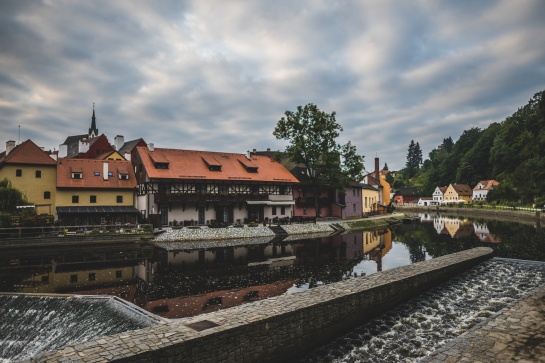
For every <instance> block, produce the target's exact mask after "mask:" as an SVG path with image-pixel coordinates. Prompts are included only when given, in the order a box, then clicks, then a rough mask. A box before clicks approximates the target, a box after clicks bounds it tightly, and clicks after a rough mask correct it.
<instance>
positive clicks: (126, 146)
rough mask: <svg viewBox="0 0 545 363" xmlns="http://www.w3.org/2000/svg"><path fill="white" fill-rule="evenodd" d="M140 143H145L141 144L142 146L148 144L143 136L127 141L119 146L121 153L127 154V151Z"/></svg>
mask: <svg viewBox="0 0 545 363" xmlns="http://www.w3.org/2000/svg"><path fill="white" fill-rule="evenodd" d="M139 143H143V145H141V146H144V145H145V144H146V142H145V141H144V139H142V138H139V139H136V140H131V141H127V142H126V143H124V144H123V146H121V147H120V148H119V154H121V155H125V152H127V151H128V152H131V151H132V149H134V148H135V147H136V146H137V144H139Z"/></svg>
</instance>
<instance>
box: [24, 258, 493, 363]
mask: <svg viewBox="0 0 545 363" xmlns="http://www.w3.org/2000/svg"><path fill="white" fill-rule="evenodd" d="M490 257H492V249H491V248H485V247H481V248H474V249H471V250H466V251H462V252H458V253H454V254H451V255H447V256H443V257H438V258H435V259H432V260H428V261H423V262H419V263H415V264H412V265H408V266H403V267H399V268H395V269H391V270H387V271H384V272H380V273H377V274H373V275H370V276H364V277H359V278H354V279H350V280H347V281H342V282H338V283H333V284H329V285H324V286H320V287H317V288H314V289H311V290H308V291H306V292H302V293H298V294H292V295H287V296H278V297H274V298H270V299H267V300H261V301H257V302H254V303H250V304H245V305H241V306H238V307H235V308H230V309H225V310H220V311H217V312H214V313H209V314H204V315H199V316H196V317H192V318H186V319H180V320H175V321H172V322H170V323H167V324H163V325H158V326H154V327H149V328H144V329H140V330H135V331H131V332H125V333H121V334H117V335H112V336H109V337H105V338H101V339H95V340H92V341H88V342H84V343H80V344H78V345H74V346H67V347H65V348H63V349H62V350H59V351H57V352H53V353H49V354H47V355H43V356H41V357H35V358H34V359H33V361H38V362H58V361H78V360H79V361H85V362H87V361H89V362H91V361H92V362H108V361H116V362H150V361H154V362H162V361H165V362H219V361H221V362H224V361H225V362H256V361H259V362H268V361H278V360H280V359H285V360H289V359H290V358H292V359H293V357H297V356H300V355H302V354H304V353H305V352H307V351H308V350H309V349H312V348H315V347H316V346H318V345H320V344H323V343H324V342H327V341H330V340H331V339H333V338H334V337H336V336H338V335H340V334H342V333H344V332H346V331H348V330H350V329H352V328H354V327H355V326H357V325H360V324H362V323H364V322H365V321H367V320H369V319H370V318H372V317H374V316H376V315H377V314H380V313H382V312H385V311H387V310H389V309H391V308H392V307H394V306H397V305H399V304H400V303H402V302H404V301H406V300H408V299H410V298H412V297H414V296H416V295H417V294H419V293H421V292H423V291H425V290H428V289H429V288H431V287H433V286H434V285H436V284H438V283H441V282H443V281H445V280H447V279H449V278H451V277H453V276H455V275H457V274H459V273H460V272H462V271H465V270H467V269H469V268H471V267H473V266H475V265H476V264H478V263H480V262H482V261H484V260H486V259H488V258H490Z"/></svg>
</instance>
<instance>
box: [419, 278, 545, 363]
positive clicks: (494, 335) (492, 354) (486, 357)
mask: <svg viewBox="0 0 545 363" xmlns="http://www.w3.org/2000/svg"><path fill="white" fill-rule="evenodd" d="M420 362H421V363H424V362H425V363H431V362H433V363H435V362H446V363H451V362H452V363H454V362H483V363H484V362H495V363H496V362H545V286H542V287H540V288H538V289H537V290H534V291H533V292H531V293H529V294H528V295H526V296H525V297H523V298H522V299H520V300H518V301H517V302H515V303H514V304H513V305H511V306H509V307H507V308H504V309H502V310H501V311H500V312H498V313H497V314H496V315H494V316H493V317H492V318H491V319H490V320H487V321H485V322H483V323H481V324H478V325H477V326H475V327H473V328H472V329H471V330H470V331H468V332H466V333H464V334H462V335H461V336H460V337H458V338H456V339H454V340H452V341H451V342H449V343H448V344H446V345H445V346H443V347H442V348H441V349H438V350H437V351H435V352H434V353H432V354H431V355H430V356H428V357H426V358H423V359H422V360H420Z"/></svg>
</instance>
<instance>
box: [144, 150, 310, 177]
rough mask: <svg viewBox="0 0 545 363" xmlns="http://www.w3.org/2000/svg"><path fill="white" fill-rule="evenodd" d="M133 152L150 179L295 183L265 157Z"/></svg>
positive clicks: (278, 166) (176, 152)
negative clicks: (158, 166)
mask: <svg viewBox="0 0 545 363" xmlns="http://www.w3.org/2000/svg"><path fill="white" fill-rule="evenodd" d="M136 152H137V154H138V155H139V157H140V160H141V161H142V164H143V165H144V168H145V169H146V172H147V174H148V176H149V177H150V178H151V179H190V180H229V181H237V180H238V181H240V180H243V181H266V182H279V183H298V182H299V181H298V180H297V179H296V178H295V177H294V176H293V175H292V174H291V173H290V172H289V171H288V170H287V169H286V168H285V167H284V166H283V165H282V164H280V163H279V162H277V161H274V160H272V159H271V158H269V157H267V156H261V155H252V156H251V157H250V159H248V158H247V157H246V155H244V154H235V153H224V152H212V151H196V150H180V149H162V148H155V149H154V151H149V149H148V148H147V147H144V146H138V147H137V148H136ZM206 161H208V164H207V162H206ZM210 163H211V164H213V165H210ZM157 164H161V167H163V166H165V164H168V168H166V169H163V168H156V165H157Z"/></svg>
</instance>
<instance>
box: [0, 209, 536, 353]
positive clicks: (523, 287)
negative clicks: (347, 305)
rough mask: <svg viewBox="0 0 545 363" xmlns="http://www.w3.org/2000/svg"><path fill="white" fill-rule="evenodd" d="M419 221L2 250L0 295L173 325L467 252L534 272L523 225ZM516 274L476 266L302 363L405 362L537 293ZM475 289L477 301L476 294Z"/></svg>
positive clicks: (532, 242)
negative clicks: (76, 298) (78, 302)
mask: <svg viewBox="0 0 545 363" xmlns="http://www.w3.org/2000/svg"><path fill="white" fill-rule="evenodd" d="M420 216H421V223H413V224H400V225H396V226H394V227H392V228H384V229H380V230H377V231H372V232H369V231H362V232H357V233H349V234H344V235H336V236H319V237H317V236H312V238H308V236H307V238H304V239H297V237H294V236H290V237H289V238H286V239H283V240H279V239H276V238H275V239H272V240H268V239H251V240H243V241H209V242H199V243H196V244H195V243H193V244H192V247H188V248H187V249H183V250H180V249H175V250H174V249H173V250H169V249H165V248H154V247H152V246H137V245H133V244H130V245H129V244H122V245H111V246H107V247H104V246H94V247H86V246H72V247H56V248H51V247H49V248H45V247H44V248H33V249H32V250H25V249H12V250H4V251H2V254H0V292H26V293H76V294H84V295H114V296H118V297H120V298H123V299H125V300H127V301H129V302H132V303H135V304H136V305H138V306H140V307H142V308H143V309H145V310H148V311H150V312H152V313H154V314H157V315H159V316H162V317H165V318H183V317H188V316H194V315H198V314H202V313H208V312H211V311H216V310H220V309H225V308H229V307H232V306H237V305H240V304H244V303H248V302H251V301H256V300H260V299H265V298H268V297H272V296H278V295H285V294H293V293H298V292H301V291H305V290H308V289H311V288H314V287H316V286H320V285H323V284H329V283H332V282H337V281H342V280H346V279H351V278H355V277H359V276H362V275H369V274H372V273H376V272H378V271H383V270H387V269H392V268H395V267H398V266H403V265H407V264H410V263H415V262H419V261H424V260H428V259H431V258H435V257H439V256H442V255H446V254H450V253H453V252H457V251H461V250H465V249H469V248H473V247H479V246H489V247H492V248H493V249H494V251H495V256H497V257H504V258H514V259H523V260H535V261H545V248H544V247H545V232H544V231H543V230H540V229H536V228H534V227H532V226H530V225H521V224H515V223H506V222H498V221H486V220H476V219H468V218H450V217H445V216H440V215H433V214H422V215H420ZM303 237H305V236H303ZM528 266H529V265H520V264H511V263H507V262H500V261H493V262H489V263H486V264H483V265H482V266H480V267H479V268H478V269H476V270H475V271H473V270H472V272H469V273H468V274H466V275H463V276H461V277H459V278H458V279H457V281H455V282H452V283H449V284H448V285H447V286H446V287H444V288H443V290H441V288H439V289H438V290H433V291H432V292H430V293H428V294H426V295H423V296H422V297H421V300H415V301H412V302H411V303H410V304H409V305H404V306H403V307H400V308H399V309H397V310H396V311H393V312H389V313H388V314H385V315H384V316H382V317H380V319H378V320H376V321H373V322H370V323H369V324H366V325H365V326H362V327H360V328H358V329H356V330H355V331H353V332H351V333H350V334H348V335H347V336H345V337H342V338H340V339H339V340H338V341H335V342H333V343H332V345H330V346H327V347H322V348H321V349H320V350H318V351H317V352H314V353H312V354H310V355H309V356H308V357H305V358H304V360H303V361H304V362H314V361H316V362H324V361H327V362H337V361H338V362H352V361H354V362H355V361H358V362H359V361H375V362H378V361H385V362H386V361H400V360H403V359H406V360H407V361H411V359H415V358H414V357H417V356H422V354H425V353H426V352H428V351H431V350H433V349H436V348H437V345H438V344H439V345H440V344H442V343H443V342H445V341H446V340H448V339H450V338H451V337H452V336H455V335H457V334H459V333H460V332H461V331H464V329H467V328H468V327H469V326H472V325H473V324H475V323H477V322H478V321H480V320H481V319H484V318H487V317H488V316H489V315H490V314H492V313H493V312H494V311H496V310H497V309H499V308H501V307H502V306H505V304H508V303H509V302H510V301H513V300H515V299H517V298H518V297H519V296H520V295H521V294H522V293H523V292H524V291H527V290H528V289H531V288H533V287H534V286H537V285H539V284H541V283H542V278H543V272H542V271H541V270H540V268H536V267H531V268H530V267H528ZM484 287H487V288H490V293H487V295H486V298H483V296H484V295H483V294H479V291H482V290H483V289H484ZM460 291H463V292H464V295H463V298H461V297H460V296H461V295H460ZM457 299H462V300H459V301H458V300H457ZM445 317H446V318H445ZM377 318H378V317H377ZM381 319H382V320H381ZM445 319H446V320H445ZM449 327H450V328H449ZM426 329H427V330H426ZM430 337H431V338H433V339H431V338H430ZM431 341H433V342H434V343H433V344H431V343H430V342H431ZM411 344H412V345H411ZM392 345H393V346H392ZM396 346H397V347H398V348H399V347H401V348H399V349H397V350H396V349H394V348H396ZM387 352H390V353H387ZM388 354H390V355H388ZM379 357H380V359H383V358H382V357H384V360H380V359H379Z"/></svg>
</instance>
